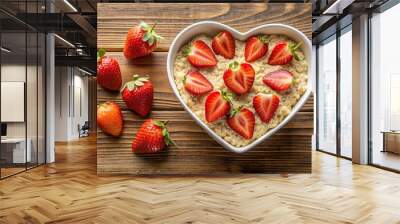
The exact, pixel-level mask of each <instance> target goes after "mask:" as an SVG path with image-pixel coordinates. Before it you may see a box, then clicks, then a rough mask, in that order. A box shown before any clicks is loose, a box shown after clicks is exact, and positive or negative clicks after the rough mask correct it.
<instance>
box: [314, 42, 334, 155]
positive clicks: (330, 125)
mask: <svg viewBox="0 0 400 224" xmlns="http://www.w3.org/2000/svg"><path fill="white" fill-rule="evenodd" d="M317 53H318V85H317V86H318V89H317V91H318V93H317V94H318V97H317V100H318V102H317V103H318V123H317V125H318V133H317V135H318V139H317V143H318V144H317V149H319V150H322V151H326V152H329V153H336V36H333V37H331V38H329V39H328V40H326V41H325V42H323V43H321V44H320V45H319V47H318V52H317Z"/></svg>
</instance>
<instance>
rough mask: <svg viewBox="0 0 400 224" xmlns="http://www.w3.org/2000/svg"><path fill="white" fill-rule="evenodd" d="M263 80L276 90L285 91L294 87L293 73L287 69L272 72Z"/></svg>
mask: <svg viewBox="0 0 400 224" xmlns="http://www.w3.org/2000/svg"><path fill="white" fill-rule="evenodd" d="M263 82H264V83H265V85H267V86H269V87H270V88H271V89H273V90H275V91H278V92H281V91H285V90H288V89H289V88H290V87H292V83H293V74H292V73H290V72H289V71H287V70H279V71H275V72H271V73H269V74H266V75H265V76H264V78H263Z"/></svg>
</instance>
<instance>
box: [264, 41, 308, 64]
mask: <svg viewBox="0 0 400 224" xmlns="http://www.w3.org/2000/svg"><path fill="white" fill-rule="evenodd" d="M300 45H301V43H298V44H296V45H294V44H291V43H288V42H286V41H279V42H277V43H276V44H275V46H274V48H273V49H272V52H271V55H270V56H269V59H268V64H270V65H286V64H288V63H290V62H291V61H292V59H293V56H294V58H295V59H296V60H300V58H299V56H298V55H297V53H296V51H297V49H298V48H299V47H300Z"/></svg>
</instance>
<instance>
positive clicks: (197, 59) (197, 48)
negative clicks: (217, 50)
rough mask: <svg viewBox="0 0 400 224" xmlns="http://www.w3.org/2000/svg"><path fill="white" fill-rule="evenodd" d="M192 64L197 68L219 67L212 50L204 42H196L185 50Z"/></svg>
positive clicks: (184, 52)
mask: <svg viewBox="0 0 400 224" xmlns="http://www.w3.org/2000/svg"><path fill="white" fill-rule="evenodd" d="M183 54H184V55H185V56H187V59H188V61H189V63H190V64H192V65H193V66H195V67H197V68H211V67H214V66H215V65H217V59H216V58H215V55H214V53H213V51H212V50H211V48H210V47H209V46H208V45H207V44H206V43H204V41H202V40H195V41H193V42H192V43H191V45H190V46H187V47H186V48H185V49H184V50H183Z"/></svg>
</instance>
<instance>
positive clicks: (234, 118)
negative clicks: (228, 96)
mask: <svg viewBox="0 0 400 224" xmlns="http://www.w3.org/2000/svg"><path fill="white" fill-rule="evenodd" d="M226 122H227V123H228V126H229V127H230V128H231V129H232V130H234V131H235V132H236V133H238V134H239V135H240V136H242V137H243V138H245V139H251V138H253V133H254V125H255V123H256V119H255V116H254V113H253V112H252V111H251V110H249V109H247V108H243V107H242V106H240V107H238V108H236V109H234V110H232V111H231V113H230V114H229V117H228V119H227V120H226Z"/></svg>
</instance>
